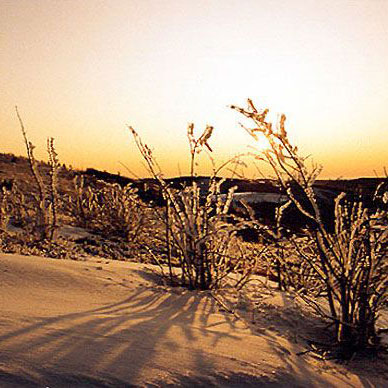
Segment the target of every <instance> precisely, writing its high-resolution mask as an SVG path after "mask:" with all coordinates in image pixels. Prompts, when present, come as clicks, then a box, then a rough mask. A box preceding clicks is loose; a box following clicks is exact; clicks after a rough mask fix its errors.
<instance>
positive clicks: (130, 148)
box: [0, 0, 388, 178]
mask: <svg viewBox="0 0 388 388" xmlns="http://www.w3.org/2000/svg"><path fill="white" fill-rule="evenodd" d="M0 74H1V77H0V135H1V137H0V139H1V143H0V152H13V153H16V154H24V152H25V151H24V148H23V142H22V137H21V133H20V130H19V127H18V122H17V119H16V116H15V113H14V105H18V106H19V110H20V112H21V114H22V116H23V118H24V121H25V124H26V127H27V130H28V135H29V137H30V139H31V140H32V141H33V142H34V143H35V145H36V146H37V156H38V157H40V158H44V159H45V158H46V156H45V139H46V138H47V137H48V136H53V137H55V139H56V144H57V150H58V152H59V155H60V159H61V161H63V162H65V163H67V164H71V165H73V166H75V167H78V168H87V167H95V168H99V169H106V170H108V171H111V172H117V171H121V172H122V173H125V170H124V169H123V168H122V167H121V165H120V164H119V162H122V163H124V164H126V165H128V166H129V167H130V168H131V169H132V170H135V171H136V172H137V173H138V174H139V175H144V174H145V171H144V169H143V167H142V164H141V159H140V157H139V155H138V154H137V151H136V149H135V147H134V144H133V141H132V139H131V137H130V134H129V132H128V130H126V127H125V124H126V123H128V124H131V125H133V126H134V127H135V128H136V129H138V131H139V132H140V133H141V135H142V137H143V138H144V140H145V141H146V142H147V143H149V144H150V145H152V146H153V148H154V149H155V153H156V155H157V156H158V158H159V160H160V163H161V165H162V167H163V169H164V170H165V172H166V173H167V175H177V174H178V172H179V170H180V171H181V172H182V173H187V172H188V167H189V163H188V157H187V150H188V147H187V141H186V127H187V123H188V122H191V121H192V122H194V123H195V124H196V126H197V127H198V128H204V126H205V125H206V124H207V123H209V124H211V125H214V126H215V134H214V138H213V139H212V141H211V142H210V143H211V144H212V145H213V148H214V151H215V157H216V158H217V159H218V160H220V161H221V160H225V159H227V158H228V157H229V156H232V155H233V154H235V153H238V152H242V151H244V150H246V149H247V148H246V147H247V145H253V143H252V141H251V139H250V138H249V136H248V135H247V134H245V133H244V132H243V131H242V130H241V129H240V128H239V127H238V124H237V123H238V121H239V120H240V117H238V115H237V114H236V113H235V112H233V111H231V110H230V109H228V108H227V105H230V104H240V105H244V104H245V99H246V98H247V97H250V98H252V99H253V100H254V101H255V102H256V105H258V106H260V107H269V108H270V109H271V111H272V112H274V113H278V112H284V113H286V115H287V117H288V120H287V124H288V130H289V133H290V136H291V138H292V139H294V140H295V142H296V143H297V144H299V145H300V147H301V148H302V150H303V151H304V152H305V153H306V154H312V155H313V156H314V160H316V161H317V162H320V163H321V164H323V165H324V173H323V174H322V177H332V178H337V177H340V176H342V177H357V176H373V175H374V170H376V171H378V172H379V173H382V169H383V166H384V165H387V164H388V163H387V160H388V158H387V155H388V1H385V0H330V1H324V0H322V1H315V0H314V1H309V0H266V1H264V0H263V1H260V0H252V1H249V0H244V1H241V0H233V1H232V0H219V1H218V0H213V1H211V0H208V1H202V0H196V1H192V0H160V1H157V0H114V1H99V0H58V1H55V0H46V1H43V0H28V1H27V0H17V1H15V0H1V1H0ZM275 117H276V116H275ZM207 165H208V163H204V165H203V166H202V167H201V168H200V170H199V172H207V170H206V166H207ZM178 166H179V167H178ZM252 171H253V169H251V172H252ZM248 173H249V172H248Z"/></svg>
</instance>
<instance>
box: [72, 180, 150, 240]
mask: <svg viewBox="0 0 388 388" xmlns="http://www.w3.org/2000/svg"><path fill="white" fill-rule="evenodd" d="M67 204H68V206H67V211H68V212H70V214H71V215H72V216H73V218H74V219H75V220H76V221H77V222H78V225H79V226H82V227H84V228H88V229H90V230H92V231H94V232H98V233H101V234H105V235H106V236H110V237H120V238H123V239H124V240H125V241H127V242H129V243H131V244H132V245H135V244H137V243H140V242H141V241H142V240H143V239H144V237H145V236H144V233H145V232H146V230H147V228H148V227H150V226H151V225H150V224H149V223H148V216H147V215H148V212H147V206H146V205H145V204H144V203H143V202H142V201H141V199H140V198H139V196H138V194H137V189H135V188H134V187H133V186H132V185H127V186H125V187H124V188H122V187H121V186H120V185H118V184H110V183H106V182H103V181H98V182H97V185H87V186H85V183H84V177H83V176H82V175H77V176H76V177H75V178H74V193H71V194H69V195H67Z"/></svg>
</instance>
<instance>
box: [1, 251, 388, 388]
mask: <svg viewBox="0 0 388 388" xmlns="http://www.w3.org/2000/svg"><path fill="white" fill-rule="evenodd" d="M150 267H151V266H146V265H142V264H134V263H128V262H117V261H109V260H103V259H96V258H94V259H90V260H87V261H70V260H56V259H46V258H41V257H33V256H29V257H27V256H18V255H5V254H0V284H1V294H0V386H1V387H25V386H27V387H50V388H55V387H110V386H114V387H130V386H141V387H143V386H144V387H159V386H163V387H164V386H174V387H175V386H184V387H193V386H203V387H208V386H220V387H243V386H256V387H323V386H325V387H339V386H349V387H361V386H365V387H384V386H388V372H387V369H388V368H384V365H386V361H384V360H377V361H376V360H367V361H365V360H363V361H357V360H353V361H352V362H350V363H349V364H345V365H338V364H335V363H334V362H328V361H321V360H317V359H315V358H314V357H312V356H310V355H308V354H307V355H304V356H300V355H297V353H298V352H301V351H304V350H305V349H306V343H305V342H303V341H301V340H300V338H301V337H300V333H302V332H303V333H304V332H306V333H308V332H309V330H311V327H313V326H314V322H313V321H312V320H309V319H310V318H309V316H308V315H306V314H305V315H303V314H302V313H300V315H298V314H299V313H298V310H297V308H296V307H295V306H294V305H293V304H292V301H290V300H288V299H287V297H286V296H285V295H283V294H280V293H278V294H274V293H271V294H270V295H265V293H264V292H263V293H261V296H260V298H261V299H260V301H261V302H260V303H259V304H257V306H259V307H258V308H257V309H256V316H253V315H252V314H251V311H250V308H249V302H246V303H245V302H244V301H241V300H237V302H236V303H237V304H236V306H237V307H239V308H240V310H236V311H237V313H236V314H231V313H230V312H228V311H227V309H223V308H222V307H221V306H220V304H219V303H218V302H217V301H216V299H215V298H214V297H212V296H211V295H210V293H209V292H190V291H187V290H184V289H181V288H175V289H170V288H168V287H165V286H162V285H160V284H158V282H157V278H156V276H154V275H153V274H152V272H150V270H149V268H150ZM221 296H222V295H221V294H220V296H219V298H221ZM226 302H227V299H225V303H226ZM229 302H230V301H229ZM244 303H245V304H244ZM238 304H239V305H238Z"/></svg>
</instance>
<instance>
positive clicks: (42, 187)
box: [16, 108, 60, 240]
mask: <svg viewBox="0 0 388 388" xmlns="http://www.w3.org/2000/svg"><path fill="white" fill-rule="evenodd" d="M16 114H17V117H18V120H19V123H20V127H21V131H22V134H23V138H24V142H25V146H26V150H27V156H28V163H29V167H30V172H31V174H32V177H33V179H34V181H35V184H36V189H37V191H38V193H37V194H35V193H32V201H33V203H32V205H30V203H27V202H24V203H20V204H18V205H19V206H20V208H21V209H24V208H26V207H28V208H30V209H31V210H32V211H33V212H34V217H33V220H32V224H31V225H30V226H31V229H30V231H31V233H32V234H33V235H34V236H35V237H36V238H37V239H38V240H46V239H47V240H52V239H53V238H54V234H55V231H56V229H57V227H58V225H57V207H58V192H57V174H58V169H59V167H60V164H59V161H58V155H57V153H56V151H55V148H54V139H53V138H49V139H47V153H48V165H49V182H48V183H45V182H44V180H43V177H42V174H41V173H40V171H39V168H38V162H37V160H36V159H35V156H34V148H35V147H34V145H33V144H32V143H31V142H30V141H29V140H28V138H27V134H26V131H25V128H24V124H23V121H22V119H21V117H20V114H19V112H18V109H17V108H16ZM20 198H21V199H23V200H24V199H25V197H24V196H23V195H22V194H21V197H20Z"/></svg>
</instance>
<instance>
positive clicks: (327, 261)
mask: <svg viewBox="0 0 388 388" xmlns="http://www.w3.org/2000/svg"><path fill="white" fill-rule="evenodd" d="M232 108H233V109H235V110H237V111H238V112H240V113H241V114H242V115H244V116H245V117H246V118H248V119H250V121H251V122H253V127H251V128H249V127H247V126H244V128H245V129H246V130H247V131H248V133H249V134H250V135H251V136H252V137H253V138H254V139H256V140H257V139H258V135H264V136H265V137H266V139H267V140H268V143H269V149H267V150H265V151H263V152H261V153H257V154H256V159H258V160H261V161H265V162H266V163H268V164H269V165H270V166H271V167H272V170H273V172H274V173H275V175H276V177H277V179H278V182H279V183H280V185H281V187H282V188H283V190H284V191H285V192H286V193H287V195H288V197H289V202H288V203H287V204H286V205H284V206H283V207H282V208H281V209H280V210H279V217H280V218H281V215H282V212H283V211H284V209H285V208H286V207H287V206H289V205H290V204H294V205H295V206H296V207H297V209H298V210H299V212H300V213H301V214H303V215H304V216H305V217H307V218H308V219H309V221H310V227H309V228H308V229H307V230H306V231H305V233H304V235H303V236H293V237H290V238H289V242H290V243H291V244H292V245H293V250H294V252H296V253H297V256H298V260H299V262H300V265H301V266H302V267H303V268H304V270H306V269H307V270H306V274H304V275H303V276H302V277H301V279H302V281H301V283H300V285H301V286H304V290H305V291H306V292H311V291H312V290H313V291H315V292H316V293H320V292H322V290H324V291H325V294H326V296H325V297H326V300H327V302H328V305H329V310H330V312H329V313H326V312H325V311H323V309H322V308H321V307H320V305H319V304H318V303H316V302H315V301H314V299H311V298H309V299H308V300H309V303H310V304H311V305H313V306H314V307H315V309H316V311H317V312H319V313H320V314H322V315H324V316H325V317H327V318H329V319H330V320H332V321H333V322H334V324H335V328H336V330H335V333H336V337H335V341H336V344H337V346H338V350H339V355H340V356H341V357H349V356H350V355H351V354H353V353H354V352H355V351H359V350H364V349H366V348H367V347H369V346H374V345H376V344H378V337H377V329H376V320H377V318H378V315H379V312H380V311H381V309H383V308H384V306H385V304H386V303H387V300H388V257H387V256H388V211H387V209H388V206H387V202H388V187H387V185H386V184H385V185H383V184H382V185H381V186H380V187H378V188H377V190H376V195H375V197H374V205H373V206H372V207H369V208H368V207H366V205H365V204H364V202H363V201H362V200H360V199H357V198H348V197H347V196H346V195H345V194H344V193H342V194H341V195H340V196H338V197H337V199H336V201H335V210H334V213H335V214H334V217H335V228H334V231H330V230H329V228H328V226H327V225H326V224H325V223H324V222H323V221H322V215H321V209H320V208H319V206H318V202H317V198H316V194H315V192H314V189H313V184H314V182H315V180H316V179H317V177H318V175H319V173H320V171H321V168H320V167H318V166H316V165H312V166H311V167H309V166H308V163H307V160H306V159H307V158H305V157H302V156H300V155H299V152H298V149H297V147H295V146H293V145H292V144H291V143H290V141H289V138H288V134H287V131H286V129H285V126H284V123H285V116H284V115H282V116H281V118H280V121H279V123H278V126H277V128H276V129H275V128H273V126H272V123H271V122H269V121H267V120H266V115H267V113H268V110H267V109H266V110H264V111H258V110H257V109H256V107H255V106H254V105H253V103H252V101H250V100H248V108H247V109H243V108H239V107H235V106H232ZM279 237H280V234H279ZM303 282H305V283H306V284H303ZM311 285H314V286H313V287H311Z"/></svg>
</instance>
